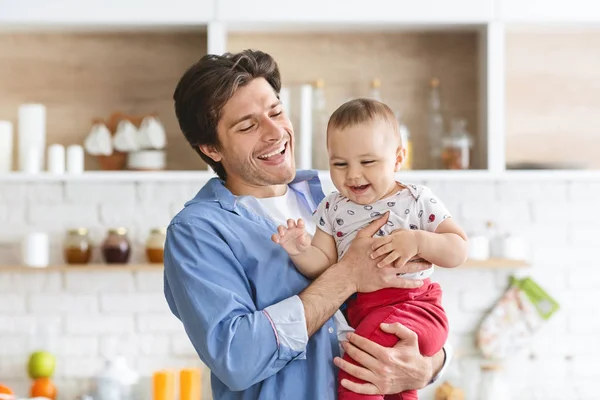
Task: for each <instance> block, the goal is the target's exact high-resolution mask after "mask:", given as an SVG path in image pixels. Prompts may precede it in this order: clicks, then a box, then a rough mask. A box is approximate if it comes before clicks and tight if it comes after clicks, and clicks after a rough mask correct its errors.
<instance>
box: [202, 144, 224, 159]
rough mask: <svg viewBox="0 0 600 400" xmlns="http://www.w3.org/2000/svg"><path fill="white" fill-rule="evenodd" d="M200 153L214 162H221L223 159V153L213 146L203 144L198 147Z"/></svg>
mask: <svg viewBox="0 0 600 400" xmlns="http://www.w3.org/2000/svg"><path fill="white" fill-rule="evenodd" d="M198 148H199V149H200V151H201V152H202V153H204V155H206V156H207V157H210V158H211V159H212V160H213V161H214V162H220V161H221V159H222V157H221V153H220V152H219V151H218V150H217V149H216V147H215V146H214V145H212V144H201V145H200V146H198Z"/></svg>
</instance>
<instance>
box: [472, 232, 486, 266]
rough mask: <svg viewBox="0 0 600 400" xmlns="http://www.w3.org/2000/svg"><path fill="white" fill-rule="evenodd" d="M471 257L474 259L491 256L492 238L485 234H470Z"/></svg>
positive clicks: (483, 258)
mask: <svg viewBox="0 0 600 400" xmlns="http://www.w3.org/2000/svg"><path fill="white" fill-rule="evenodd" d="M469 258H470V259H472V260H487V259H488V258H490V240H489V239H488V238H487V237H485V236H469Z"/></svg>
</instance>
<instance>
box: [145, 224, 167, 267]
mask: <svg viewBox="0 0 600 400" xmlns="http://www.w3.org/2000/svg"><path fill="white" fill-rule="evenodd" d="M166 238H167V230H166V229H165V228H155V229H152V230H151V231H150V235H148V239H147V240H146V257H147V259H148V262H150V263H152V264H162V263H163V255H164V249H165V240H166Z"/></svg>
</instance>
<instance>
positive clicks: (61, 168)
mask: <svg viewBox="0 0 600 400" xmlns="http://www.w3.org/2000/svg"><path fill="white" fill-rule="evenodd" d="M48 172H50V173H51V174H55V175H61V174H64V173H65V147H64V146H63V145H61V144H53V145H52V146H49V147H48Z"/></svg>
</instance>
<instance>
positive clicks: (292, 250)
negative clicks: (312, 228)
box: [271, 218, 311, 256]
mask: <svg viewBox="0 0 600 400" xmlns="http://www.w3.org/2000/svg"><path fill="white" fill-rule="evenodd" d="M271 240H273V241H274V242H275V243H277V244H279V245H280V246H281V247H283V249H284V250H285V251H286V252H287V253H288V254H289V255H290V256H297V255H298V254H301V253H304V252H305V251H306V250H308V249H309V248H310V243H311V237H310V235H309V234H308V232H306V226H305V225H304V221H303V220H302V218H300V219H298V222H297V223H296V221H294V220H293V219H288V220H287V227H285V226H283V225H279V226H278V227H277V233H276V234H274V235H273V236H271Z"/></svg>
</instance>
